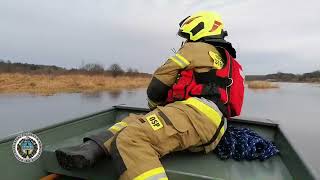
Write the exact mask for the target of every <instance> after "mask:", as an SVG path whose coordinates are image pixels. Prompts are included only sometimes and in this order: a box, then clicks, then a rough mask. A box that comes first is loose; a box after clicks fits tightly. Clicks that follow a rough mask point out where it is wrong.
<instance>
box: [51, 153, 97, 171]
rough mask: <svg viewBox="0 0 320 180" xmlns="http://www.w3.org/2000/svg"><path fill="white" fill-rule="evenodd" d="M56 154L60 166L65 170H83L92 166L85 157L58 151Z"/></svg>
mask: <svg viewBox="0 0 320 180" xmlns="http://www.w3.org/2000/svg"><path fill="white" fill-rule="evenodd" d="M55 153H56V157H57V160H58V162H59V165H60V166H61V167H62V168H64V169H67V170H72V169H83V168H88V167H90V166H91V163H90V161H89V160H87V159H86V158H85V157H84V156H81V155H72V154H67V153H65V152H63V151H61V150H56V151H55Z"/></svg>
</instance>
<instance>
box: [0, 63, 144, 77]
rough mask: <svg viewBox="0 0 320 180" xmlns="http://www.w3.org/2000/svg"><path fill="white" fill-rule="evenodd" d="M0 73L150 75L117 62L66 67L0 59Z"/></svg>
mask: <svg viewBox="0 0 320 180" xmlns="http://www.w3.org/2000/svg"><path fill="white" fill-rule="evenodd" d="M0 73H27V74H52V75H62V74H86V75H98V74H100V75H107V76H108V75H109V76H113V77H116V76H150V74H148V73H142V72H139V71H138V70H137V69H134V68H128V69H127V70H124V69H123V68H122V67H121V66H120V65H119V64H111V65H110V66H109V67H108V68H104V66H103V65H101V64H97V63H88V64H84V65H82V66H81V67H79V68H72V69H66V68H63V67H59V66H54V65H39V64H28V63H12V62H10V61H3V60H0Z"/></svg>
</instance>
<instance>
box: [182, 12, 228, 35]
mask: <svg viewBox="0 0 320 180" xmlns="http://www.w3.org/2000/svg"><path fill="white" fill-rule="evenodd" d="M179 25H180V29H179V31H178V35H179V36H181V37H183V38H186V39H188V40H191V41H197V40H200V39H202V38H204V37H205V38H222V39H223V38H224V37H225V36H227V32H226V31H223V27H224V23H223V21H222V19H221V16H220V15H219V14H218V13H216V12H212V11H200V12H197V13H195V14H193V15H191V16H188V17H186V18H185V19H184V20H182V21H181V22H180V23H179Z"/></svg>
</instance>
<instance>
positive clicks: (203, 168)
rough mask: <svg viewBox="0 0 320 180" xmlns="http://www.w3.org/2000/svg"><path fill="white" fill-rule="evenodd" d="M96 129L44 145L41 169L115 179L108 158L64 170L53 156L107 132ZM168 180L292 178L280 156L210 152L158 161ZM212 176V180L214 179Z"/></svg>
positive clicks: (181, 154)
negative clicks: (248, 157)
mask: <svg viewBox="0 0 320 180" xmlns="http://www.w3.org/2000/svg"><path fill="white" fill-rule="evenodd" d="M107 128H108V126H107V127H103V128H99V129H96V130H93V131H90V132H88V133H85V134H82V135H79V136H74V137H71V138H69V139H65V140H64V141H61V142H58V143H56V144H50V145H47V146H46V147H45V149H44V151H43V154H42V157H41V163H42V164H43V168H44V169H45V170H46V171H47V172H48V173H56V174H62V175H66V176H70V177H77V178H81V179H89V180H102V179H103V180H107V179H110V180H116V179H117V174H116V172H115V168H114V167H113V164H112V161H111V160H110V159H104V160H101V161H100V162H99V163H97V164H96V165H95V166H94V167H93V168H88V169H82V170H71V171H68V170H64V169H62V168H61V167H60V166H59V164H58V162H57V159H56V157H55V150H56V149H58V148H61V147H68V146H73V145H77V144H80V143H82V139H83V137H85V136H87V135H90V134H94V133H96V132H99V131H102V130H105V129H107ZM161 161H162V163H163V165H164V167H165V169H166V172H167V174H168V177H169V179H170V180H175V179H182V180H205V179H216V180H222V179H224V180H232V179H237V180H238V179H239V180H256V179H259V180H270V179H278V180H282V179H286V180H287V179H292V177H291V175H290V173H289V171H288V169H287V168H286V166H285V165H284V163H283V162H282V160H281V158H280V157H279V156H275V157H272V158H271V159H269V160H266V161H264V162H261V161H258V160H257V161H234V160H225V161H223V160H220V159H218V158H217V156H216V155H215V154H213V153H209V154H203V153H190V152H177V153H173V154H170V155H167V156H165V157H164V158H162V159H161ZM195 167H196V168H195ZM213 177H215V178H213Z"/></svg>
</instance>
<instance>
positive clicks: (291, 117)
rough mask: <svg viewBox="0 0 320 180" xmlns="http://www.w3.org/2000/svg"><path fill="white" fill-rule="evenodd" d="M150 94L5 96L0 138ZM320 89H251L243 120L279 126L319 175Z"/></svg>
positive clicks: (141, 102) (139, 101)
mask: <svg viewBox="0 0 320 180" xmlns="http://www.w3.org/2000/svg"><path fill="white" fill-rule="evenodd" d="M145 99H146V93H145V89H139V90H129V91H112V92H95V93H83V94H57V95H54V96H48V97H46V96H34V95H16V96H15V95H0V115H1V116H0V117H1V131H0V137H3V136H6V135H9V134H13V133H16V132H19V131H26V130H30V129H36V128H39V127H44V126H47V125H49V124H53V123H57V122H61V121H65V120H67V119H71V118H74V117H78V116H81V115H84V114H87V113H91V112H95V111H100V110H104V109H107V108H109V107H111V106H113V105H118V104H128V105H131V106H144V107H146V100H145ZM319 105H320V87H319V85H314V84H298V83H280V89H268V90H250V89H246V94H245V102H244V108H243V113H242V115H243V116H250V117H259V118H268V119H273V120H275V121H279V122H280V123H281V126H282V127H284V128H285V131H286V132H287V134H289V136H290V137H291V139H292V143H293V144H295V145H297V148H298V150H299V151H301V152H303V155H304V157H305V158H306V159H307V160H308V161H310V162H312V164H313V166H314V168H315V169H316V170H317V171H318V174H320V168H319V167H320V156H318V155H317V152H318V151H320V145H319V143H317V142H318V141H317V139H316V138H317V137H320V131H319V125H320V121H319V120H318V119H319V115H320V111H319V107H320V106H319Z"/></svg>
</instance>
